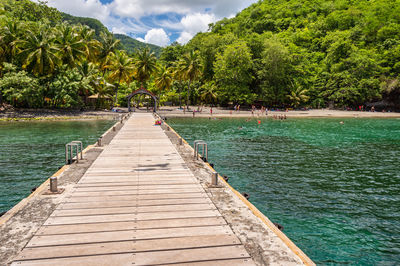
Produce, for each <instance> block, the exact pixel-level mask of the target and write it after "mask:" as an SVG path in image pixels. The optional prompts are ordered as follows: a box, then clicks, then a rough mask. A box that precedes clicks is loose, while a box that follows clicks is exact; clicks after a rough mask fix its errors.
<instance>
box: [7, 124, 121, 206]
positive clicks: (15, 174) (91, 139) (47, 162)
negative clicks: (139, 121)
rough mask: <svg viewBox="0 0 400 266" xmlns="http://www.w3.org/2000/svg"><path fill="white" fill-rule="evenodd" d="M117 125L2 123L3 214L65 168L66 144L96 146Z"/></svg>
mask: <svg viewBox="0 0 400 266" xmlns="http://www.w3.org/2000/svg"><path fill="white" fill-rule="evenodd" d="M114 123H115V121H110V120H96V121H52V122H47V121H46V122H44V121H39V122H0V184H1V186H0V212H3V211H7V210H8V209H10V208H12V207H13V206H14V205H15V204H17V203H18V202H19V201H20V200H21V199H23V198H25V197H26V196H28V195H29V194H30V191H31V189H32V188H34V187H37V186H39V185H40V184H41V183H43V182H44V181H45V180H46V179H47V178H49V177H50V176H51V175H52V174H53V173H54V172H56V171H57V170H58V168H59V167H60V166H62V165H64V164H65V144H66V143H68V142H70V141H72V140H81V141H82V142H83V145H84V147H86V146H87V145H89V144H93V143H95V142H96V140H97V138H99V137H100V136H101V135H102V134H103V133H104V132H105V131H106V130H107V129H108V128H109V127H111V125H112V124H114Z"/></svg>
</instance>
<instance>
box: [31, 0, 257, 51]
mask: <svg viewBox="0 0 400 266" xmlns="http://www.w3.org/2000/svg"><path fill="white" fill-rule="evenodd" d="M33 1H37V0H33ZM255 2H257V0H114V1H112V2H111V3H109V4H102V3H101V1H100V0H49V1H48V5H49V6H52V7H55V8H57V9H59V10H60V11H63V12H66V13H68V14H71V15H74V16H81V17H91V18H96V19H98V20H100V21H101V22H102V23H103V24H104V25H105V26H106V27H107V28H108V29H109V30H111V31H113V32H114V33H122V34H127V35H142V34H144V33H146V32H147V34H146V36H147V35H148V37H147V39H146V38H145V40H146V41H147V42H149V43H158V44H162V45H165V41H166V40H168V42H169V38H168V35H167V34H165V32H167V33H168V34H170V33H171V31H173V32H175V33H176V32H178V33H179V34H180V36H179V38H178V39H177V41H178V42H181V43H186V42H188V41H189V40H190V39H191V38H192V37H193V36H194V35H195V34H196V33H197V32H200V31H206V30H207V29H208V24H209V23H211V22H215V21H217V20H219V19H221V18H223V17H232V16H234V15H235V14H236V13H237V12H239V11H240V10H242V9H243V8H245V7H247V6H249V5H250V4H252V3H255ZM157 15H163V16H162V18H160V17H157ZM148 16H151V17H148ZM182 16H183V17H182ZM181 17H182V19H180V18H181ZM161 28H162V29H163V32H161V31H160V30H161ZM152 29H156V30H157V31H153V30H152ZM164 34H165V35H164ZM156 36H157V37H156Z"/></svg>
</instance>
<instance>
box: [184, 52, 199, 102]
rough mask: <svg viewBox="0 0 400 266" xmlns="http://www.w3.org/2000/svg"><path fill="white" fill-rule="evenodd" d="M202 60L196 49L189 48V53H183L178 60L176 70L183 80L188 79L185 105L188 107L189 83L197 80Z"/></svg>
mask: <svg viewBox="0 0 400 266" xmlns="http://www.w3.org/2000/svg"><path fill="white" fill-rule="evenodd" d="M202 68H203V65H202V62H201V60H200V56H199V53H198V52H197V51H193V50H191V51H190V52H189V53H187V54H185V55H184V56H183V57H182V58H181V60H179V61H178V71H180V72H181V73H180V75H182V77H183V79H184V80H187V81H189V83H188V93H187V99H186V106H187V108H188V109H189V97H190V84H191V83H192V82H193V81H194V80H197V79H198V78H199V77H200V75H201V73H202Z"/></svg>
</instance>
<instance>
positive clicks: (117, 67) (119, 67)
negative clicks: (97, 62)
mask: <svg viewBox="0 0 400 266" xmlns="http://www.w3.org/2000/svg"><path fill="white" fill-rule="evenodd" d="M105 68H106V69H109V70H110V72H111V73H110V75H109V79H110V80H111V81H113V82H117V84H116V86H115V101H114V103H113V105H115V104H116V103H117V100H118V88H119V85H120V83H121V82H126V83H129V82H130V81H131V76H132V73H133V71H134V66H133V62H132V58H130V57H129V56H128V55H127V54H126V53H125V52H124V51H119V50H116V51H115V53H113V54H111V57H110V60H109V64H108V65H106V66H105Z"/></svg>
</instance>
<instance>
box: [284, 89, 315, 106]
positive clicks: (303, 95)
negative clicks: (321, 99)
mask: <svg viewBox="0 0 400 266" xmlns="http://www.w3.org/2000/svg"><path fill="white" fill-rule="evenodd" d="M307 92H308V90H306V89H302V88H301V87H297V89H295V90H293V91H292V92H291V93H290V94H288V95H287V98H288V99H289V100H290V101H291V102H292V104H293V107H295V108H296V107H298V106H299V105H300V104H301V103H303V102H306V101H308V100H309V99H310V97H309V96H307Z"/></svg>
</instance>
